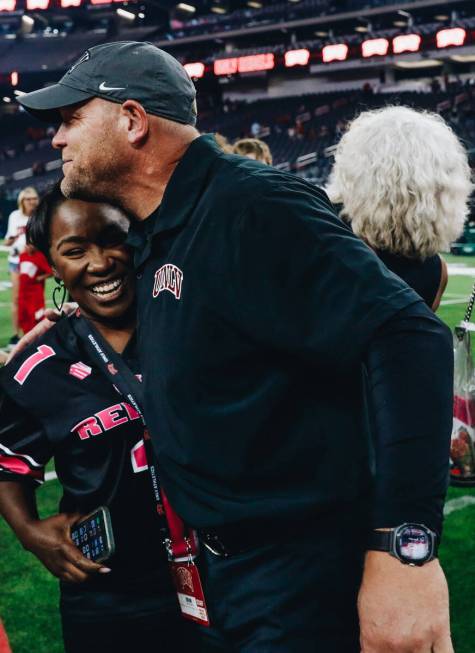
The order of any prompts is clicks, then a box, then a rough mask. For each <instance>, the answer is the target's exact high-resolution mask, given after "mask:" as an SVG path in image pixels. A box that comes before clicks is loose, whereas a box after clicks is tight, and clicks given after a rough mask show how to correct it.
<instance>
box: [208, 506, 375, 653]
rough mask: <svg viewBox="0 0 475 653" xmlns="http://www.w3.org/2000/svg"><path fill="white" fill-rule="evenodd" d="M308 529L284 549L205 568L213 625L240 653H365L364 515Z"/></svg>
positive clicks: (277, 546)
mask: <svg viewBox="0 0 475 653" xmlns="http://www.w3.org/2000/svg"><path fill="white" fill-rule="evenodd" d="M319 521H320V524H319V526H318V528H316V529H315V528H312V532H311V533H309V532H308V530H306V528H305V527H304V526H303V525H302V526H301V527H300V528H299V529H298V530H294V529H291V532H290V533H289V531H288V529H287V528H286V527H283V533H282V537H281V539H280V541H279V542H275V543H273V544H269V545H266V546H260V547H257V548H255V549H253V550H252V551H248V552H246V553H243V554H239V555H235V556H231V557H229V558H221V557H217V556H215V555H213V554H212V553H210V552H209V551H208V550H207V549H205V548H203V553H202V554H201V557H200V561H199V567H200V573H201V576H202V580H203V585H204V590H205V597H206V601H207V606H208V611H209V613H210V618H211V622H212V625H213V626H214V627H215V628H216V630H218V631H219V632H220V633H221V634H222V636H223V640H222V641H223V648H224V650H226V649H225V647H226V646H227V647H228V648H227V650H228V651H233V652H239V653H284V652H285V653H359V651H360V647H359V627H358V618H357V609H356V599H357V594H358V588H359V585H360V582H361V574H362V565H363V554H364V546H363V537H364V532H365V530H366V529H365V527H364V525H363V523H362V522H361V520H359V519H358V518H357V514H356V513H355V515H351V516H349V517H346V518H343V517H338V516H333V517H331V518H325V519H321V520H319Z"/></svg>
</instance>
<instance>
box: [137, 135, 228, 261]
mask: <svg viewBox="0 0 475 653" xmlns="http://www.w3.org/2000/svg"><path fill="white" fill-rule="evenodd" d="M222 154H223V152H222V150H221V148H220V147H219V145H218V144H217V143H216V140H215V138H214V136H213V135H212V134H205V135H203V136H199V137H198V138H196V139H195V140H194V141H192V142H191V144H190V146H189V147H188V149H187V150H186V152H185V154H184V155H183V157H182V158H181V159H180V162H179V163H178V165H177V167H176V168H175V170H174V171H173V174H172V176H171V177H170V180H169V182H168V184H167V187H166V189H165V193H164V195H163V198H162V202H161V204H160V206H159V207H158V208H156V209H155V211H154V212H153V213H152V214H151V215H150V216H149V217H148V218H146V219H145V220H143V221H137V222H133V223H132V224H131V226H130V230H129V236H128V238H127V242H128V243H129V245H131V246H132V247H134V248H135V249H136V250H140V251H136V253H135V265H136V267H138V266H139V265H141V264H142V263H143V262H144V261H145V260H146V259H147V258H148V256H149V255H150V250H151V240H152V239H153V237H154V236H156V235H158V234H160V233H162V232H164V231H169V230H170V229H176V228H177V227H181V226H183V225H184V224H185V223H186V221H187V220H188V218H189V216H190V215H191V213H192V211H193V209H194V207H195V205H196V202H197V201H198V198H199V197H200V195H201V193H202V189H203V186H204V184H205V183H206V181H207V179H208V172H209V170H210V168H211V166H212V165H213V163H214V162H215V160H216V158H217V157H218V156H220V155H222Z"/></svg>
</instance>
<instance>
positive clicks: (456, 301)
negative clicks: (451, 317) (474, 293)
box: [440, 297, 468, 306]
mask: <svg viewBox="0 0 475 653" xmlns="http://www.w3.org/2000/svg"><path fill="white" fill-rule="evenodd" d="M467 302H468V297H465V299H444V300H442V301H441V302H440V305H441V306H450V305H451V304H466V303H467Z"/></svg>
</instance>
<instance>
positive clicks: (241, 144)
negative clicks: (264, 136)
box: [232, 138, 272, 166]
mask: <svg viewBox="0 0 475 653" xmlns="http://www.w3.org/2000/svg"><path fill="white" fill-rule="evenodd" d="M232 153H233V154H240V155H241V156H247V158H248V159H253V160H254V161H262V163H266V164H267V165H268V166H271V165H272V154H271V151H270V149H269V146H268V145H267V143H264V141H261V140H260V139H259V138H241V139H240V140H238V141H236V142H235V143H234V145H233V149H232Z"/></svg>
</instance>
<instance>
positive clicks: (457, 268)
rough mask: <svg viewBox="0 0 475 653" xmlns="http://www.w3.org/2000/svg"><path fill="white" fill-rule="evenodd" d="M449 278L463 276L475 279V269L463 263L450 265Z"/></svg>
mask: <svg viewBox="0 0 475 653" xmlns="http://www.w3.org/2000/svg"><path fill="white" fill-rule="evenodd" d="M447 267H448V270H449V276H451V275H458V276H460V275H463V276H466V277H475V268H469V267H467V266H466V265H465V264H463V263H449V264H448V266H447Z"/></svg>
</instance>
